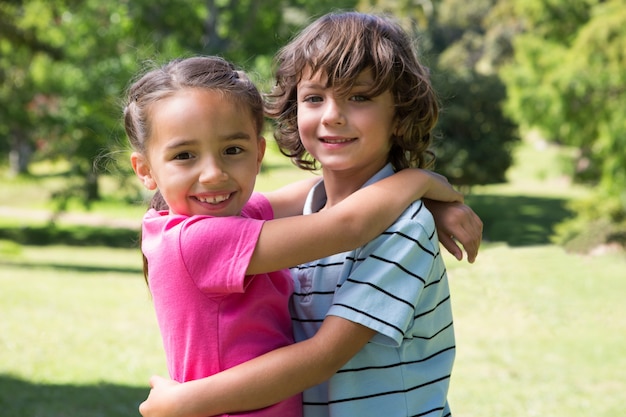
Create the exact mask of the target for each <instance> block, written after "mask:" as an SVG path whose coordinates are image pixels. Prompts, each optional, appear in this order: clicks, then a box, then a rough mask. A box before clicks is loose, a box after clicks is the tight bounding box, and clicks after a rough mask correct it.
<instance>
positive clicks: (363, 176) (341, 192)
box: [322, 165, 384, 208]
mask: <svg viewBox="0 0 626 417" xmlns="http://www.w3.org/2000/svg"><path fill="white" fill-rule="evenodd" d="M383 166H384V165H383ZM383 166H378V165H373V166H371V167H367V169H360V170H346V171H332V170H329V169H325V168H323V167H322V173H323V175H324V188H325V189H326V197H327V200H326V206H325V207H326V208H330V207H332V206H334V205H336V204H339V203H340V202H341V201H343V200H344V199H346V198H347V197H349V196H350V195H351V194H353V193H354V192H355V191H358V190H359V189H360V188H361V187H363V184H365V183H366V182H367V181H368V180H369V179H370V178H372V177H373V176H374V174H376V173H377V172H378V171H380V170H381V169H382V168H383Z"/></svg>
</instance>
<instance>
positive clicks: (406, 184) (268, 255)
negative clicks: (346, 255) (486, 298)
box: [246, 169, 463, 274]
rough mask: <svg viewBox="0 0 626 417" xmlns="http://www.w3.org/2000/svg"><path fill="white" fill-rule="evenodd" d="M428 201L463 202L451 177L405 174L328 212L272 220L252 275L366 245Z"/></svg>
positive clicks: (263, 234) (250, 269)
mask: <svg viewBox="0 0 626 417" xmlns="http://www.w3.org/2000/svg"><path fill="white" fill-rule="evenodd" d="M422 197H426V198H430V199H433V200H438V201H448V202H454V201H456V202H462V201H463V196H462V195H461V194H460V193H458V192H457V191H455V190H454V189H453V188H452V187H451V186H450V184H449V183H448V181H447V180H446V179H445V177H442V176H441V175H438V174H435V173H433V172H430V171H425V170H421V169H404V170H402V171H400V172H398V173H396V174H394V175H392V176H391V177H388V178H385V179H383V180H380V181H377V182H376V183H374V184H372V185H369V186H367V187H364V188H363V189H361V190H358V191H356V192H355V193H353V194H352V195H350V196H349V197H348V198H346V199H345V200H343V201H342V202H341V203H339V204H336V205H335V206H333V207H332V208H329V209H327V210H322V211H320V212H319V213H314V214H311V215H307V216H293V217H286V218H280V219H275V220H269V221H266V222H265V223H264V225H263V228H262V230H261V234H260V236H259V239H258V241H257V245H256V248H255V250H254V253H253V255H252V259H251V260H250V263H249V265H248V269H247V271H246V273H247V274H258V273H263V272H270V271H276V270H279V269H283V268H288V267H292V266H294V265H298V264H301V263H304V262H309V261H313V260H315V259H321V258H324V257H326V256H329V255H332V254H335V253H341V252H345V251H347V250H350V249H354V248H357V247H359V246H362V245H364V244H366V243H367V242H369V241H370V240H372V239H374V238H375V237H376V236H378V235H379V234H381V233H382V232H384V231H385V229H386V228H387V227H389V226H390V225H391V224H392V223H393V222H394V221H395V220H396V218H398V216H400V214H401V213H402V212H403V211H404V210H405V209H406V208H407V207H408V206H409V204H411V203H412V202H413V201H415V200H417V199H420V198H422Z"/></svg>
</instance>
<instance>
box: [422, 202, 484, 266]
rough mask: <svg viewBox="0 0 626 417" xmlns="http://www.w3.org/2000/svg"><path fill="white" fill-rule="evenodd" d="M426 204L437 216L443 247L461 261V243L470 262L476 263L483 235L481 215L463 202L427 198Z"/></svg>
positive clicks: (440, 240)
mask: <svg viewBox="0 0 626 417" xmlns="http://www.w3.org/2000/svg"><path fill="white" fill-rule="evenodd" d="M425 204H426V207H428V209H429V210H430V211H431V213H432V214H433V217H434V218H435V224H436V225H437V234H438V235H439V242H440V243H441V244H442V245H443V247H445V248H446V249H447V250H448V252H450V253H451V254H452V255H453V256H454V257H455V258H456V259H458V260H459V261H460V260H462V259H463V251H462V250H461V248H460V247H459V245H458V243H460V244H461V245H462V246H463V248H465V252H467V260H468V262H469V263H474V261H475V260H476V256H477V255H478V248H479V247H480V242H481V241H482V236H483V222H482V220H480V217H478V215H477V214H476V213H474V211H473V210H472V209H471V208H470V207H469V206H466V205H465V204H462V203H445V202H441V201H434V200H426V201H425ZM457 242H458V243H457Z"/></svg>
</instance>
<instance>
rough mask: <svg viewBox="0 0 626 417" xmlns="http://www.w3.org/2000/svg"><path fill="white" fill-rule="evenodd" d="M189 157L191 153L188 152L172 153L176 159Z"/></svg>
mask: <svg viewBox="0 0 626 417" xmlns="http://www.w3.org/2000/svg"><path fill="white" fill-rule="evenodd" d="M191 158H192V155H191V153H189V152H181V153H178V154H176V155H174V159H177V160H185V159H191Z"/></svg>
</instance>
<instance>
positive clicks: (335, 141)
mask: <svg viewBox="0 0 626 417" xmlns="http://www.w3.org/2000/svg"><path fill="white" fill-rule="evenodd" d="M322 141H324V142H326V143H346V142H350V141H352V139H351V138H347V139H322Z"/></svg>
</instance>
